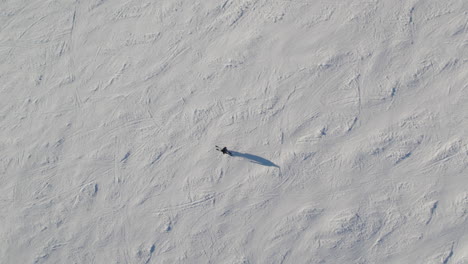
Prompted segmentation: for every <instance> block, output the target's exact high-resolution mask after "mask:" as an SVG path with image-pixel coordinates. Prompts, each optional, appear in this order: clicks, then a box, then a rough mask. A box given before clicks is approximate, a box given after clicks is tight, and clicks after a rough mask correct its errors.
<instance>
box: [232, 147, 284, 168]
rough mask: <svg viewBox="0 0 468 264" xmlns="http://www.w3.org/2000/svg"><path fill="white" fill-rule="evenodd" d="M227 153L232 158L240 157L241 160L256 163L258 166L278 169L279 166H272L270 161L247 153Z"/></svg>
mask: <svg viewBox="0 0 468 264" xmlns="http://www.w3.org/2000/svg"><path fill="white" fill-rule="evenodd" d="M229 152H231V154H232V156H233V157H241V158H244V159H247V160H249V161H250V162H252V163H257V164H260V165H263V166H268V167H276V168H279V166H278V165H276V164H274V163H273V162H271V161H269V160H267V159H265V158H262V157H259V156H256V155H252V154H248V153H240V152H237V151H232V150H230V151H229Z"/></svg>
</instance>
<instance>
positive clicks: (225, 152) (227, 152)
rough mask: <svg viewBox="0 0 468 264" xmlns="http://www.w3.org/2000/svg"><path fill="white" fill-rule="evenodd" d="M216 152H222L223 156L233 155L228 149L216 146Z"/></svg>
mask: <svg viewBox="0 0 468 264" xmlns="http://www.w3.org/2000/svg"><path fill="white" fill-rule="evenodd" d="M216 150H219V151H221V152H222V153H223V154H228V155H229V156H232V153H231V152H230V151H229V150H228V149H227V148H226V147H224V148H222V149H220V148H219V147H218V146H216Z"/></svg>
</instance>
